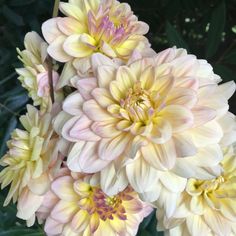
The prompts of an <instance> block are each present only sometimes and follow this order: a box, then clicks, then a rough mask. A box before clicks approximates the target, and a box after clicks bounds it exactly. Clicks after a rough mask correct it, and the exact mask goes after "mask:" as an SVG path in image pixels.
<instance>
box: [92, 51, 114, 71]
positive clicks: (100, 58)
mask: <svg viewBox="0 0 236 236" xmlns="http://www.w3.org/2000/svg"><path fill="white" fill-rule="evenodd" d="M91 63H92V69H93V71H94V72H96V71H97V70H99V68H101V67H102V66H104V65H107V66H111V67H117V65H116V64H115V63H114V61H113V60H112V59H110V58H109V57H107V56H105V55H104V54H102V53H94V54H93V55H92V57H91Z"/></svg>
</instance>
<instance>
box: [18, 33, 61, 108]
mask: <svg viewBox="0 0 236 236" xmlns="http://www.w3.org/2000/svg"><path fill="white" fill-rule="evenodd" d="M24 44H25V50H23V51H20V50H19V49H17V52H18V54H19V57H18V58H19V60H21V61H22V62H23V65H24V67H23V68H18V69H16V72H17V73H18V75H19V80H20V81H21V83H22V86H23V87H24V88H26V89H27V90H28V94H29V96H30V97H31V98H32V99H33V101H34V105H35V106H38V105H40V106H41V108H44V109H45V108H47V107H48V106H49V105H50V86H49V76H48V64H47V61H46V59H47V47H48V45H47V43H46V42H44V40H43V39H42V38H41V37H40V36H39V35H38V34H37V33H36V32H30V33H27V34H26V36H25V40H24ZM58 78H59V75H58V73H57V72H56V71H55V70H53V72H52V79H53V84H54V86H55V85H56V83H57V81H58Z"/></svg>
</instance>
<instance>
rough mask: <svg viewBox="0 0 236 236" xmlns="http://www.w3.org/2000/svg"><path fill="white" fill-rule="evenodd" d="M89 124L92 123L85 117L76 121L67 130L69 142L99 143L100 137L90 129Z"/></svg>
mask: <svg viewBox="0 0 236 236" xmlns="http://www.w3.org/2000/svg"><path fill="white" fill-rule="evenodd" d="M67 123H68V122H67ZM91 123H92V122H91V121H90V120H89V119H88V117H87V116H85V115H82V116H81V117H80V118H79V119H77V121H76V122H75V123H74V124H73V126H72V127H71V128H70V130H69V136H70V138H71V140H84V141H99V140H100V137H99V136H97V135H96V134H95V133H94V132H93V131H92V130H91V129H90V125H91ZM63 133H64V130H63Z"/></svg>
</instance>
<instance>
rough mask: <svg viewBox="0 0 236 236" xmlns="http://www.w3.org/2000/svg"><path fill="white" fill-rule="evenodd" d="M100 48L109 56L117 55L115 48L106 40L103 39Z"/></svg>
mask: <svg viewBox="0 0 236 236" xmlns="http://www.w3.org/2000/svg"><path fill="white" fill-rule="evenodd" d="M100 50H101V52H103V53H104V54H105V55H107V56H109V57H111V58H114V57H116V53H115V51H114V50H113V48H112V47H111V46H110V45H109V44H108V43H106V42H105V41H102V43H101V46H100Z"/></svg>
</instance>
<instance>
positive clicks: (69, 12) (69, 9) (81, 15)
mask: <svg viewBox="0 0 236 236" xmlns="http://www.w3.org/2000/svg"><path fill="white" fill-rule="evenodd" d="M59 7H60V10H61V12H62V13H64V14H65V15H66V16H72V17H74V18H75V19H77V20H78V21H79V22H81V23H82V22H85V19H86V18H85V17H86V15H85V14H86V13H85V12H83V11H82V9H80V8H79V7H78V6H76V5H72V4H70V3H65V2H60V6H59Z"/></svg>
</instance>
